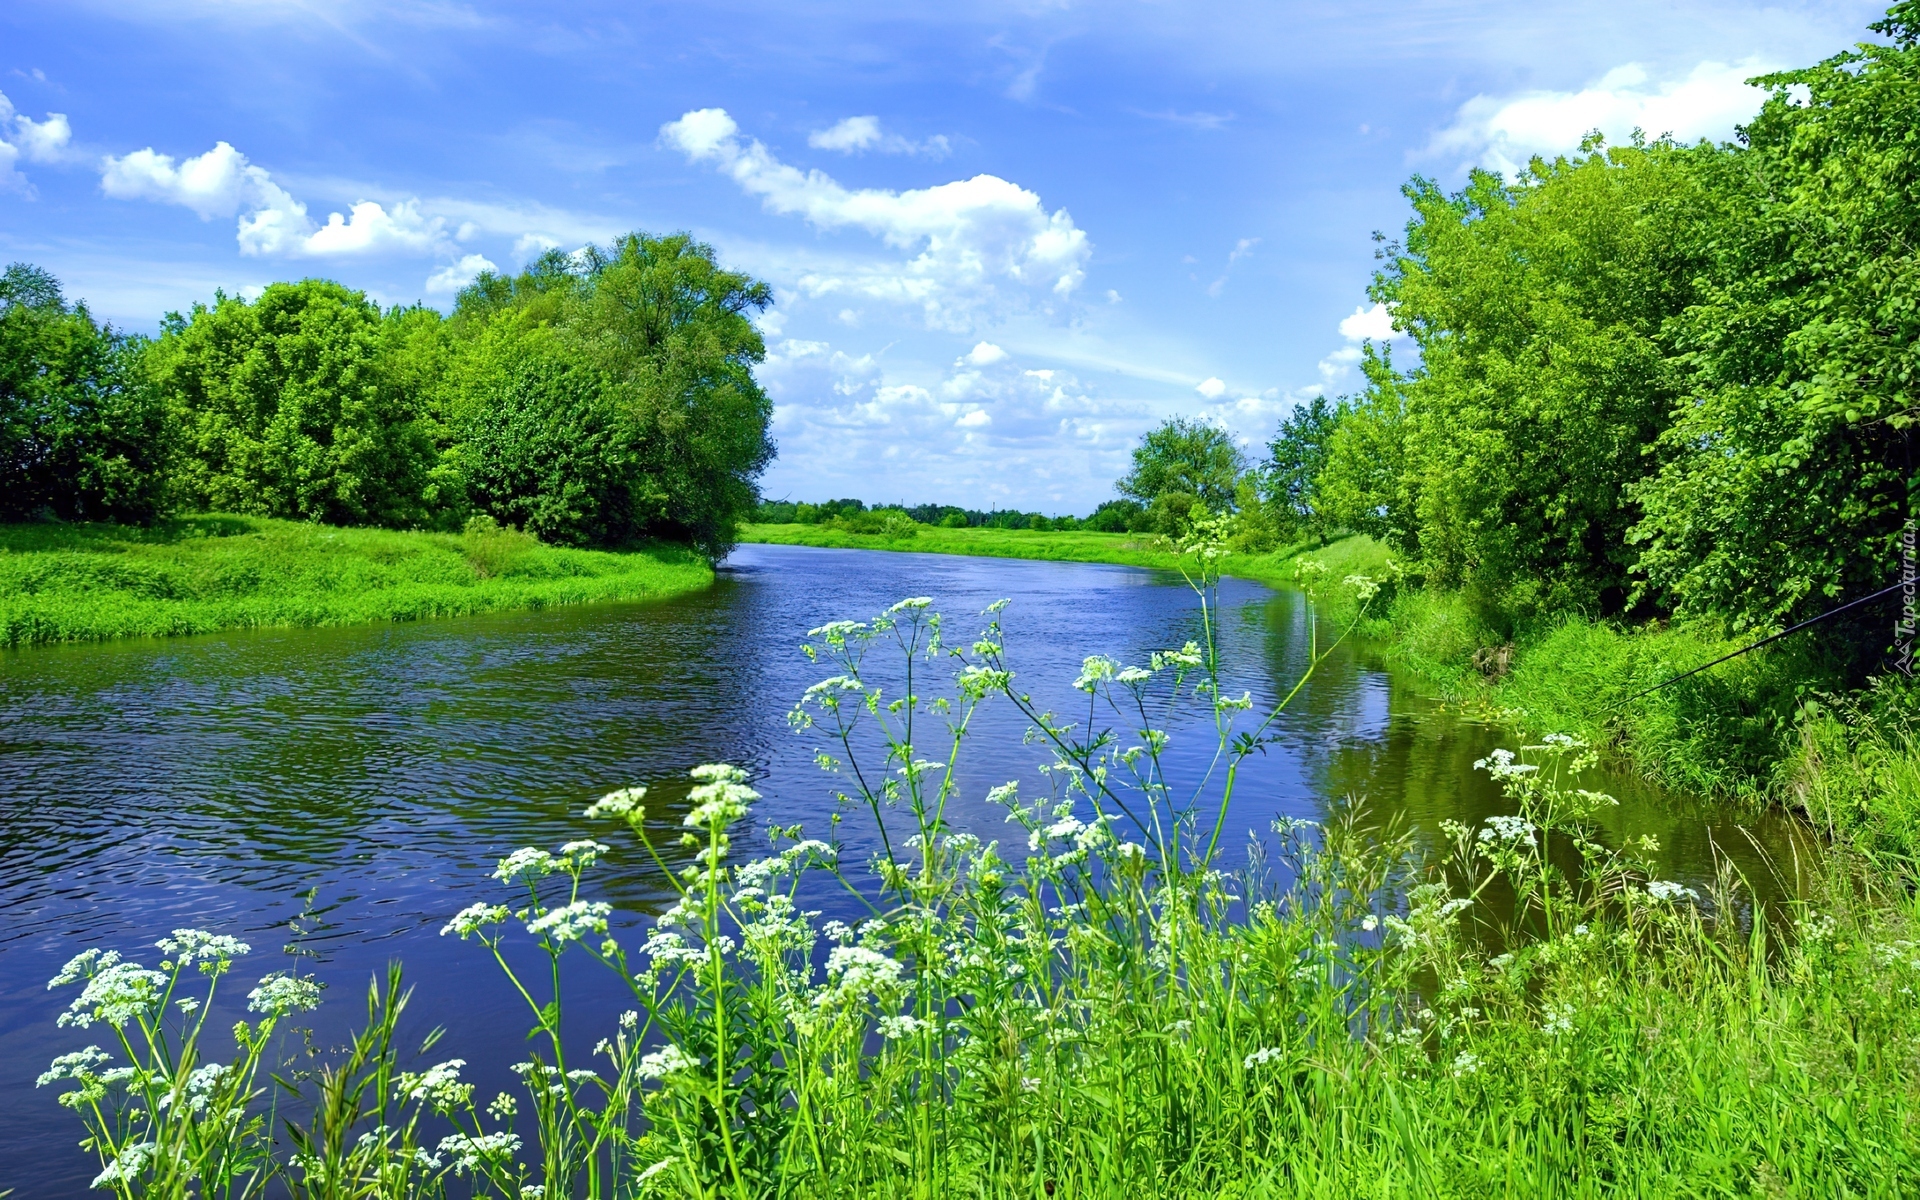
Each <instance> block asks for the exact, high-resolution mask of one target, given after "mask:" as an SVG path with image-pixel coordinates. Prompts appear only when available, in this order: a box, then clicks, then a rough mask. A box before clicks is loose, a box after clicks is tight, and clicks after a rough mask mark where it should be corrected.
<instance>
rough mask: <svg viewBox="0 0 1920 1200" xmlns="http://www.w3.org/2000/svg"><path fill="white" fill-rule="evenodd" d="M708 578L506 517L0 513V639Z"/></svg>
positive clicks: (675, 589) (665, 554)
mask: <svg viewBox="0 0 1920 1200" xmlns="http://www.w3.org/2000/svg"><path fill="white" fill-rule="evenodd" d="M712 578H713V573H712V570H711V568H710V567H709V566H708V565H707V563H706V562H705V561H704V560H703V559H701V558H700V557H699V556H698V555H696V554H694V553H693V552H692V551H689V550H683V549H680V548H676V547H664V546H662V547H651V548H647V549H643V550H637V551H632V552H624V553H611V552H604V551H591V550H567V549H560V548H557V547H552V546H546V545H543V544H541V543H540V542H539V541H538V540H536V539H534V538H532V537H530V536H527V535H525V534H521V533H516V532H514V531H512V530H505V529H475V530H473V531H471V532H469V533H465V534H446V533H404V532H397V531H394V530H386V529H340V528H334V527H331V526H325V525H311V524H304V523H300V522H294V521H275V520H268V519H265V518H258V517H231V516H195V517H184V518H180V519H177V520H172V521H168V522H165V523H163V524H160V525H157V526H153V527H151V528H136V527H130V526H121V525H104V524H60V523H35V524H24V525H0V646H9V647H17V646H33V645H43V644H47V643H52V642H82V641H100V640H104V639H108V638H123V637H160V636H169V635H175V634H189V633H208V632H212V631H214V630H219V629H240V628H251V627H256V626H316V625H356V624H364V623H367V622H372V621H417V620H425V619H428V618H432V617H451V616H462V615H466V614H469V613H480V612H497V611H502V610H510V609H535V608H545V607H548V606H550V605H559V604H582V603H588V602H591V601H597V600H633V599H641V598H646V597H657V596H670V595H675V594H678V593H681V592H688V591H693V590H696V589H698V588H702V587H705V586H706V585H707V584H708V583H710V582H711V581H712Z"/></svg>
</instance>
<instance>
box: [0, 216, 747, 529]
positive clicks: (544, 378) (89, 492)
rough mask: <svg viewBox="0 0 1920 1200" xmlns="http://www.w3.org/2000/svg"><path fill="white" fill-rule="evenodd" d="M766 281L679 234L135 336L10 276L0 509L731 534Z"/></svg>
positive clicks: (0, 415)
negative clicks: (457, 284)
mask: <svg viewBox="0 0 1920 1200" xmlns="http://www.w3.org/2000/svg"><path fill="white" fill-rule="evenodd" d="M771 302H772V291H771V289H769V288H768V287H767V285H766V284H764V283H761V282H759V281H757V280H754V279H752V278H750V277H748V276H746V275H743V274H739V273H736V272H731V271H727V270H724V269H722V268H721V267H720V266H719V264H718V262H717V261H716V259H715V256H714V252H713V250H712V248H711V247H709V246H706V245H704V244H701V243H699V242H695V241H694V240H692V239H691V238H689V237H687V236H685V235H674V236H670V237H658V238H656V237H650V236H648V235H645V234H639V233H636V234H632V235H629V236H627V237H625V238H622V239H620V240H618V241H616V242H614V243H612V244H611V245H608V246H606V247H588V248H586V249H585V250H582V251H580V252H577V253H575V254H563V253H561V252H558V251H552V252H549V253H548V254H546V255H545V256H543V257H541V258H540V259H538V260H537V261H535V262H534V263H532V264H531V265H529V266H528V267H527V268H526V269H525V270H524V271H522V272H521V273H520V274H518V275H515V276H511V277H510V276H506V275H498V274H492V273H488V274H483V275H481V276H480V277H479V278H478V279H477V280H476V281H475V282H474V283H473V284H472V285H471V286H469V287H467V288H466V289H465V290H464V291H462V292H461V293H460V295H459V297H458V298H457V300H456V303H455V305H454V308H453V311H452V313H451V314H449V315H446V316H442V315H441V314H440V313H439V312H437V311H435V310H433V309H430V308H426V307H424V306H417V305H416V306H411V307H396V308H391V309H384V310H383V309H382V308H381V307H380V306H379V305H378V304H376V303H374V302H373V301H371V300H369V299H368V298H367V297H366V295H365V294H364V293H361V292H358V291H354V290H352V289H350V288H347V287H344V286H342V285H340V284H338V283H333V282H330V281H327V280H320V279H307V280H302V281H300V282H296V283H276V284H273V285H271V286H269V287H268V288H266V289H265V290H264V291H263V292H262V293H261V294H260V295H259V296H257V297H255V298H254V299H251V300H248V299H243V298H240V297H236V296H227V295H224V294H217V295H216V297H215V299H214V301H213V302H212V303H211V304H196V305H195V306H194V307H193V309H192V310H191V311H190V312H187V313H184V314H182V313H169V314H168V315H167V316H166V318H165V319H164V320H163V321H162V323H161V328H160V333H159V335H158V336H157V337H153V338H146V337H139V336H129V335H127V334H124V333H121V332H119V331H116V330H114V329H112V328H111V327H110V326H107V325H104V324H101V323H99V322H96V321H95V320H94V319H93V317H92V316H91V314H90V313H89V312H88V310H87V308H86V306H85V305H84V304H78V303H70V302H69V301H67V300H66V298H65V297H64V296H63V295H62V294H61V289H60V287H59V284H58V283H57V281H55V280H54V279H53V278H52V277H51V276H50V275H48V274H47V273H46V272H45V271H42V270H40V269H38V268H35V267H32V266H27V265H24V264H15V265H14V266H12V267H9V268H8V269H7V271H6V273H5V275H4V276H0V520H27V519H35V518H44V517H55V518H60V519H65V520H111V521H126V522H142V521H150V520H153V519H155V518H157V517H160V516H163V515H165V514H167V513H169V512H172V511H176V510H210V511H219V512H232V513H242V514H248V515H257V516H269V517H282V518H288V519H293V520H311V521H322V522H327V523H331V524H340V525H381V526H389V527H393V528H425V529H458V528H461V527H463V526H464V524H465V523H466V522H468V521H469V520H471V519H473V518H475V517H486V518H492V519H493V520H495V521H497V522H499V523H501V524H507V525H513V526H517V527H520V528H523V529H525V530H527V531H528V532H531V533H534V534H536V535H537V536H539V537H541V538H542V539H544V540H546V541H550V542H556V543H561V544H568V545H593V546H619V545H625V544H629V543H632V542H635V541H638V540H642V539H666V540H674V541H680V542H685V543H689V544H692V545H694V546H697V547H699V548H700V549H701V550H703V551H705V552H706V553H708V554H709V555H712V556H715V557H717V556H719V555H721V554H724V553H725V551H726V550H727V549H728V548H729V547H730V546H731V545H732V543H733V540H734V536H735V532H736V529H737V526H738V524H739V523H740V522H741V521H742V520H744V519H746V518H747V517H748V516H749V515H750V514H751V513H752V510H753V507H754V505H755V504H756V503H757V502H758V500H759V493H758V487H757V481H758V478H759V476H760V474H761V472H762V471H763V470H764V469H765V467H766V466H767V464H768V463H769V462H770V461H771V460H772V457H773V453H774V446H773V443H772V441H771V440H770V439H769V438H768V435H767V427H768V422H769V419H770V417H771V415H772V405H771V402H770V401H769V400H768V398H767V396H766V394H765V392H764V391H762V390H761V388H760V386H759V384H758V383H757V382H756V381H755V380H754V377H753V373H752V369H753V367H754V366H755V365H756V364H758V363H759V362H761V361H762V360H763V359H764V357H765V353H766V350H765V346H764V344H763V343H762V341H761V338H760V335H759V333H758V331H757V330H755V328H754V326H753V323H752V320H751V314H753V313H754V312H756V311H759V310H761V309H764V308H765V307H766V306H767V305H768V304H770V303H771Z"/></svg>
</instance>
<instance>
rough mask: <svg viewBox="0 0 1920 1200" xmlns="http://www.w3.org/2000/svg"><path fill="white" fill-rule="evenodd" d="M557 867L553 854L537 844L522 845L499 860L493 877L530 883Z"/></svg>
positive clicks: (505, 880) (504, 880) (558, 867)
mask: <svg viewBox="0 0 1920 1200" xmlns="http://www.w3.org/2000/svg"><path fill="white" fill-rule="evenodd" d="M559 869H560V863H559V861H558V860H557V859H555V858H554V857H553V855H551V854H548V853H547V852H546V851H545V850H542V849H540V848H539V847H538V846H523V847H521V848H520V849H518V850H515V851H514V852H513V853H512V854H509V855H507V856H506V857H505V858H503V859H501V860H500V865H499V866H497V867H495V868H494V870H493V877H494V878H495V879H498V880H499V881H500V882H501V883H512V882H513V881H514V880H516V879H523V880H525V881H526V882H528V883H532V882H533V881H535V880H536V879H541V878H544V877H545V876H548V875H551V874H553V873H554V872H555V871H557V870H559Z"/></svg>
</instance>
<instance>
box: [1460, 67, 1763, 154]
mask: <svg viewBox="0 0 1920 1200" xmlns="http://www.w3.org/2000/svg"><path fill="white" fill-rule="evenodd" d="M1772 69H1774V66H1773V64H1770V63H1767V62H1764V61H1762V60H1760V59H1746V60H1744V61H1742V62H1738V63H1733V64H1731V65H1729V64H1727V63H1721V62H1703V63H1701V64H1700V65H1698V66H1696V67H1694V68H1693V70H1692V71H1691V72H1689V73H1688V74H1687V75H1686V77H1685V78H1681V79H1668V80H1660V81H1655V80H1653V79H1652V78H1651V77H1650V76H1649V75H1648V73H1647V70H1646V68H1645V67H1643V66H1641V65H1640V64H1638V63H1628V64H1627V65H1625V66H1622V67H1616V68H1614V69H1613V70H1611V71H1609V72H1607V73H1606V74H1605V75H1603V76H1602V77H1601V78H1600V79H1599V80H1598V81H1596V82H1595V83H1593V84H1592V85H1590V86H1588V87H1585V88H1582V89H1580V90H1579V91H1571V92H1556V91H1531V92H1523V93H1520V94H1519V95H1514V96H1484V95H1482V96H1475V97H1474V98H1473V99H1471V100H1469V101H1467V102H1466V103H1465V104H1463V105H1461V106H1460V110H1459V112H1458V113H1457V114H1456V115H1455V117H1454V122H1453V124H1452V125H1450V126H1448V127H1447V128H1446V129H1444V130H1442V131H1441V132H1440V133H1439V134H1437V135H1436V136H1435V137H1434V139H1433V141H1432V142H1431V143H1429V144H1428V146H1427V151H1426V152H1427V154H1428V155H1430V156H1433V157H1451V158H1455V159H1457V160H1458V161H1459V162H1460V164H1461V165H1462V166H1485V167H1489V168H1491V169H1493V170H1497V171H1501V172H1503V173H1506V174H1509V175H1511V174H1513V173H1514V172H1516V171H1518V170H1519V169H1520V168H1521V167H1522V166H1524V165H1525V164H1526V163H1527V161H1528V160H1529V159H1531V158H1532V157H1533V156H1534V155H1536V154H1538V155H1546V156H1552V155H1555V154H1563V153H1566V152H1568V151H1571V150H1574V149H1577V148H1578V147H1579V145H1580V139H1581V138H1583V137H1584V136H1586V134H1587V133H1588V132H1589V131H1591V130H1595V129H1598V130H1600V131H1601V132H1602V133H1604V134H1605V135H1606V136H1607V138H1608V140H1609V141H1613V142H1622V141H1625V140H1626V139H1627V138H1628V137H1629V136H1630V135H1631V134H1632V132H1633V130H1635V129H1639V130H1642V131H1644V132H1645V133H1646V134H1647V135H1648V136H1649V137H1658V136H1660V135H1662V134H1669V133H1670V134H1672V135H1673V136H1674V137H1675V138H1677V139H1678V140H1680V141H1683V142H1691V141H1697V140H1698V139H1700V138H1703V137H1706V138H1720V137H1728V136H1730V135H1731V134H1732V133H1733V129H1734V126H1735V125H1738V124H1740V123H1741V122H1743V121H1745V120H1747V119H1749V118H1750V117H1752V116H1753V114H1754V113H1755V112H1757V111H1758V110H1759V108H1760V102H1761V101H1762V100H1763V99H1764V98H1765V97H1764V94H1763V93H1762V92H1761V90H1760V89H1759V88H1755V87H1750V86H1748V84H1747V82H1746V81H1747V80H1748V79H1751V78H1752V77H1753V76H1755V75H1762V74H1765V73H1766V72H1767V71H1769V70H1772Z"/></svg>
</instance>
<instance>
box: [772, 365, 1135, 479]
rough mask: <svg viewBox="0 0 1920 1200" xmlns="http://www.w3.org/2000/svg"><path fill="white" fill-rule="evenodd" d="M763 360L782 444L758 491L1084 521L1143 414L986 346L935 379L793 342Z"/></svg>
mask: <svg viewBox="0 0 1920 1200" xmlns="http://www.w3.org/2000/svg"><path fill="white" fill-rule="evenodd" d="M983 347H984V351H991V353H989V352H984V351H983V349H982V348H983ZM769 351H770V352H769V354H768V356H767V361H766V364H765V366H764V367H763V369H762V371H761V372H760V375H761V378H762V379H763V381H764V382H765V383H766V386H767V389H768V391H769V392H770V393H771V394H772V396H773V398H774V402H775V407H774V427H775V432H776V435H777V436H778V437H779V439H780V445H781V458H780V460H779V461H777V462H776V463H775V464H774V467H773V469H772V471H771V473H770V475H769V477H768V480H767V482H766V485H765V486H766V490H767V492H768V494H770V495H779V494H781V493H782V492H783V491H787V490H791V491H792V494H793V496H794V498H797V499H807V498H815V497H818V496H821V495H826V494H829V493H831V494H834V495H842V494H845V495H859V496H862V497H864V498H867V499H870V500H891V499H902V500H906V501H908V502H917V501H927V500H943V501H945V502H956V498H962V499H960V500H958V501H957V502H962V503H966V504H969V505H972V506H974V507H981V508H984V507H988V506H990V505H993V504H1007V505H1012V506H1015V507H1021V508H1028V509H1031V508H1036V507H1037V508H1042V509H1045V510H1047V511H1051V512H1065V511H1070V510H1071V511H1085V510H1086V509H1088V508H1091V507H1092V505H1093V504H1094V503H1095V502H1097V499H1098V498H1100V497H1103V496H1105V495H1106V494H1107V493H1108V492H1109V491H1110V490H1111V488H1112V484H1113V480H1114V478H1115V477H1117V476H1118V475H1119V474H1120V473H1121V472H1122V471H1124V470H1125V468H1126V462H1127V459H1128V453H1129V451H1130V449H1131V447H1132V445H1133V443H1134V440H1135V439H1137V438H1138V437H1139V435H1140V434H1141V433H1143V432H1144V431H1145V430H1146V429H1147V428H1148V427H1149V426H1150V425H1151V424H1152V423H1153V419H1154V416H1155V412H1154V409H1153V408H1152V406H1150V405H1148V404H1146V403H1144V402H1140V401H1135V400H1130V399H1118V400H1116V399H1111V398H1107V397H1103V396H1101V395H1099V394H1098V393H1097V392H1096V391H1095V390H1094V389H1093V388H1091V387H1089V386H1086V385H1083V384H1082V383H1081V382H1080V381H1079V380H1078V379H1077V378H1076V377H1075V376H1074V375H1073V374H1072V373H1070V372H1067V371H1063V370H1058V369H1052V368H1033V369H1023V368H1021V367H1020V366H1018V365H1017V364H1016V362H1015V361H1014V359H1013V356H1011V355H1008V354H1006V353H1004V352H1003V351H1000V349H999V347H996V346H994V345H993V344H992V343H977V344H976V345H975V347H974V349H973V350H971V351H967V352H964V353H961V354H960V355H958V356H957V357H956V358H954V359H953V361H952V364H951V366H949V367H947V368H946V369H945V370H928V369H925V368H923V367H921V366H918V365H914V364H906V365H902V366H897V367H890V366H888V365H887V364H886V363H885V361H884V360H883V356H882V355H877V354H873V353H866V354H858V355H855V354H851V353H849V352H847V351H843V350H836V349H833V348H831V347H829V346H827V345H825V344H823V343H820V342H807V341H799V340H796V339H787V340H786V341H784V342H780V343H778V344H775V345H773V346H770V347H769Z"/></svg>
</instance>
